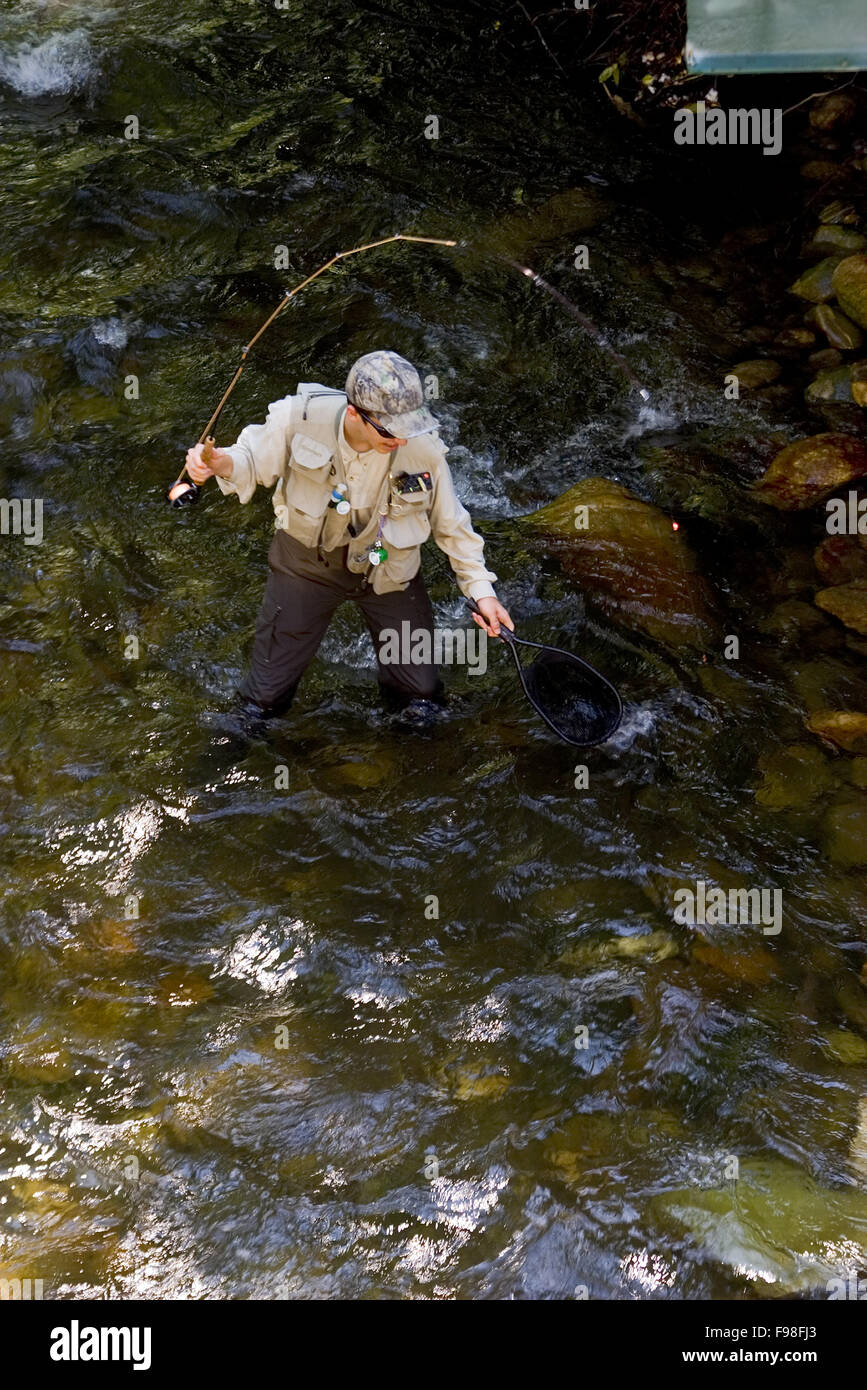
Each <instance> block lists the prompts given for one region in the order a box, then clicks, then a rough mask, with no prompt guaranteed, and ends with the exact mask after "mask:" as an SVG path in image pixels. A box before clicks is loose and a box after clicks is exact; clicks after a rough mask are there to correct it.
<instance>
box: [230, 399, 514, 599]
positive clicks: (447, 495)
mask: <svg viewBox="0 0 867 1390" xmlns="http://www.w3.org/2000/svg"><path fill="white" fill-rule="evenodd" d="M318 392H321V393H322V394H318ZM305 393H306V394H299V395H295V396H286V397H284V399H283V400H280V401H275V402H273V403H272V404H271V405H270V406H269V407H268V416H267V418H266V420H265V422H264V424H261V425H248V426H247V427H246V429H244V430H242V431H241V433H240V435H239V436H238V439H237V441H236V443H235V444H234V445H233V446H232V447H231V448H228V449H223V450H221V452H222V453H225V454H228V455H229V456H230V457H231V459H232V473H231V476H230V477H229V478H228V479H226V478H219V477H218V478H217V483H218V485H219V487H220V489H221V491H222V492H224V493H226V494H229V493H234V494H235V495H236V496H237V497H238V499H239V500H240V501H241V502H249V501H250V499H251V497H252V496H253V493H254V492H255V490H256V487H257V485H259V486H262V487H274V495H273V499H272V500H273V504H274V512H275V517H276V520H275V526H276V527H277V528H282V529H283V530H285V531H288V532H289V534H290V535H292V536H294V537H295V539H296V540H299V541H300V542H301V543H302V544H303V545H306V546H309V547H311V548H315V547H317V546H319V547H320V548H322V549H324V550H326V551H328V550H333V549H335V548H337V547H338V546H341V545H348V546H349V554H348V560H347V563H348V566H349V568H350V569H351V570H354V571H355V572H357V573H364V574H365V575H366V577H367V579H368V581H369V582H370V584H371V585H372V587H373V588H374V590H375V591H376V592H377V593H386V592H389V591H390V590H394V589H403V588H405V587H406V584H407V583H408V582H409V581H410V580H411V579H412V578H413V577H414V575H415V574H416V573H417V572H418V568H419V563H420V556H419V547H420V545H421V544H422V543H423V542H424V540H425V539H426V538H427V537H428V536H431V535H432V536H433V538H434V540H435V541H436V543H437V545H438V546H439V548H440V550H442V551H443V552H444V553H445V554H446V555H447V556H448V558H449V563H450V564H451V567H452V569H453V571H454V573H455V578H456V579H457V583H458V587H459V589H460V590H461V592H462V593H463V594H464V595H465V596H466V597H467V598H472V599H475V600H478V599H481V598H487V597H489V596H490V595H493V593H494V589H493V582H492V581H493V580H495V579H496V577H497V576H496V575H495V574H493V573H492V572H491V571H490V570H488V569H486V568H485V564H484V541H483V540H482V537H481V536H479V535H478V534H477V533H476V532H475V531H474V530H473V525H472V520H471V518H470V515H469V513H468V511H467V510H466V508H465V507H464V506H463V505H462V504H461V502H460V501H459V500H458V497H457V494H456V492H455V488H454V482H453V480H452V476H451V471H450V469H449V466H448V463H447V462H446V457H445V456H446V453H447V448H446V445H445V444H443V442H442V440H441V439H440V438H439V435H438V434H436V433H434V434H425V435H418V436H417V437H416V438H415V439H410V440H409V441H408V442H407V443H406V444H405V445H402V446H400V447H399V448H398V449H397V450H396V453H395V455H391V456H390V455H386V454H379V453H377V452H376V451H375V450H373V449H371V450H369V451H365V452H363V453H358V452H356V451H355V450H354V449H353V448H351V446H350V445H349V443H348V442H347V439H346V433H345V428H344V424H345V417H346V398H345V396H343V395H342V394H341V393H339V392H332V393H329V394H325V388H321V387H320V388H317V387H315V386H310V387H306V388H305ZM421 472H429V473H430V474H431V479H432V483H433V487H432V490H431V492H429V493H427V492H423V493H411V494H401V493H399V492H398V491H397V488H396V486H395V480H396V479H397V478H398V477H399V475H400V474H402V473H421ZM337 482H341V483H342V482H345V484H346V498H347V500H348V501H349V503H350V511H349V513H348V515H345V516H341V515H339V514H338V513H337V512H336V510H335V509H334V508H331V507H329V506H328V503H329V499H330V498H331V494H332V489H333V487H334V486H335V483H337ZM275 485H276V486H275ZM350 527H351V529H350ZM353 531H354V532H355V535H354V536H353V534H352V533H353ZM377 536H379V538H380V539H381V541H382V542H383V544H384V545H385V547H386V549H387V551H388V558H387V559H386V560H385V561H384V562H383V563H382V564H381V565H378V566H372V565H370V564H369V563H368V560H367V556H368V554H369V551H370V547H371V545H372V544H374V543H375V541H376V539H377Z"/></svg>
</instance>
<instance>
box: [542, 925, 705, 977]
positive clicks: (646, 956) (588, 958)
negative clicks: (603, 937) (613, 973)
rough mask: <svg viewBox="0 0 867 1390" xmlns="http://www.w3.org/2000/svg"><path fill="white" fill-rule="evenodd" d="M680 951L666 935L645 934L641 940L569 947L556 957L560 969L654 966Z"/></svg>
mask: <svg viewBox="0 0 867 1390" xmlns="http://www.w3.org/2000/svg"><path fill="white" fill-rule="evenodd" d="M679 953H680V947H679V945H678V944H677V942H676V941H675V939H674V937H673V936H672V935H671V934H670V932H667V931H652V932H646V933H644V935H642V936H612V937H610V938H609V940H608V941H586V942H581V943H580V944H579V945H577V946H571V947H569V949H568V950H566V951H564V952H563V953H562V955H560V956H558V957H557V959H558V962H559V963H560V964H561V965H576V966H578V967H580V968H583V967H589V966H594V965H603V964H605V962H606V961H610V960H646V961H650V962H652V963H654V964H656V963H658V962H659V961H663V960H668V959H669V958H670V957H671V956H676V955H679Z"/></svg>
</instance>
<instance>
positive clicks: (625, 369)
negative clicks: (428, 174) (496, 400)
mask: <svg viewBox="0 0 867 1390" xmlns="http://www.w3.org/2000/svg"><path fill="white" fill-rule="evenodd" d="M392 241H411V242H416V243H419V242H420V243H423V244H425V245H427V246H452V247H453V246H459V247H465V246H466V245H467V243H466V242H465V241H453V240H447V239H445V238H441V237H429V236H413V235H411V234H410V233H408V232H396V233H395V235H394V236H387V237H382V238H381V239H380V240H379V241H368V242H365V244H364V245H363V246H353V247H352V248H351V250H349V251H338V253H337V255H336V256H332V257H331V259H330V260H328V261H326V262H325V264H324V265H321V266H320V267H319V269H318V270H314V271H313V274H312V275H308V276H307V277H306V278H305V279H304V280H302V281H301V282H300V283H299V284H297V285H295V286H294V288H293V289H291V290H287V291H286V293H285V294H284V295H283V297H282V299H281V300H280V303H279V304H278V305H277V308H276V309H274V310H273V311H272V312H271V313H270V314H269V315H268V317H267V318H266V320H265V322H264V323H263V324H262V326H261V328H259V329H258V331H257V332H256V333H254V334H253V337H252V338H251V339H250V341H249V343H246V344H245V346H244V347H243V348H242V349H241V361H240V362H239V364H238V367H237V368H236V370H235V374H234V376H233V377H232V379H231V381H230V382H229V384H228V386H227V387H226V389H225V391H224V392H223V394H222V396H221V397H220V400H219V402H218V404H217V407H216V409H215V410H214V413H213V414H212V416H211V418H210V420H209V421H208V423H207V424H206V425H205V428H204V429H203V430H202V433H201V434H200V435H199V438H198V441H197V443H198V444H201V445H203V448H202V462H203V463H204V464H205V465H206V466H207V465H209V464H210V461H211V457H212V454H213V451H214V447H215V441H214V436H213V433H212V431H213V429H214V427H215V425H216V423H217V421H218V420H219V418H220V416H221V415H222V413H223V410H224V408H225V406H226V402H227V401H228V399H229V397H230V396H231V394H232V392H233V391H234V389H235V387H236V386H237V384H238V382H239V381H240V379H241V375H242V373H243V371H244V368H245V366H246V365H247V356H248V354H249V352H250V349H251V348H252V347H253V346H254V345H255V344H256V343H257V342H258V341H259V339H260V338H261V337H262V334H263V333H264V332H265V331H266V330H267V329H268V328H270V327H271V324H272V323H273V322H274V320H275V319H276V318H277V316H278V314H281V313H282V312H283V310H284V309H285V308H286V305H287V304H288V303H289V301H290V300H292V299H294V298H295V296H296V295H297V294H300V293H301V291H302V290H303V289H306V288H307V286H308V285H310V284H312V282H313V281H314V280H316V279H318V278H319V276H320V275H324V273H325V271H326V270H330V269H331V267H332V266H333V265H336V264H337V262H338V261H342V260H345V259H346V258H347V257H348V256H358V255H360V254H361V253H362V252H363V251H372V250H374V248H375V247H377V246H387V245H388V244H389V243H390V242H392ZM486 254H488V255H490V256H492V257H493V258H494V259H496V260H499V261H503V262H504V263H505V264H506V265H510V266H511V267H512V268H513V269H514V270H517V271H518V272H519V273H520V274H521V275H524V276H526V278H527V279H528V280H530V282H531V283H532V284H534V285H538V286H539V288H540V289H542V290H544V291H545V292H546V294H548V295H550V296H551V298H552V299H554V300H556V302H557V303H558V304H560V305H561V306H562V308H564V309H565V310H566V311H567V313H569V314H571V316H572V317H573V318H574V319H575V320H576V321H577V322H578V323H579V324H580V325H581V327H582V328H583V329H584V331H585V333H587V334H588V335H589V336H590V337H591V338H593V340H594V341H595V342H596V344H597V346H598V347H600V348H601V349H602V351H603V352H605V353H607V355H608V356H609V357H610V358H611V360H612V361H613V362H614V363H616V365H617V366H618V367H619V368H620V370H621V372H622V373H623V374H624V376H625V377H626V379H627V380H628V382H629V383H630V385H631V386H632V387H633V388H634V389H635V390H637V391H638V393H639V395H640V396H641V398H642V400H644V401H648V400H649V399H650V392H649V391H648V390H647V389H646V388H645V387H644V386H642V384H641V382H640V381H639V380H638V377H637V376H636V375H635V373H634V372H633V370H632V368H631V367H630V366H629V364H628V362H626V361H625V359H624V358H623V357H621V355H620V353H619V352H615V351H614V349H613V348H612V347H611V346H610V345H609V344H608V343H607V342H606V340H605V338H604V335H603V334H602V333H601V332H600V330H599V329H598V328H597V327H596V325H595V323H594V322H593V321H592V319H590V318H588V317H587V315H586V314H585V313H583V312H582V310H581V309H579V308H578V306H577V305H575V304H573V303H572V301H571V300H570V299H567V298H566V295H565V294H563V293H561V291H560V290H558V289H555V287H554V286H553V285H549V284H548V281H547V280H543V279H542V276H541V275H538V274H537V273H536V271H534V270H531V269H530V267H529V266H525V265H520V264H519V262H518V261H513V260H512V259H511V258H510V257H509V256H504V255H502V254H500V253H499V252H488V253H486ZM186 471H187V465H186V463H185V464H184V466H183V468H182V469H181V471H180V473H179V475H178V477H177V478H176V479H175V481H174V482H173V483H172V485H171V487H170V488H168V490H167V492H166V500H167V501H168V502H169V504H170V505H171V506H172V507H189V506H192V505H193V504H194V503H195V502H198V500H199V496H200V493H201V487H200V486H199V484H198V483H195V482H193V480H192V479H191V478H190V479H188V480H187V479H185V478H184V474H185V473H186Z"/></svg>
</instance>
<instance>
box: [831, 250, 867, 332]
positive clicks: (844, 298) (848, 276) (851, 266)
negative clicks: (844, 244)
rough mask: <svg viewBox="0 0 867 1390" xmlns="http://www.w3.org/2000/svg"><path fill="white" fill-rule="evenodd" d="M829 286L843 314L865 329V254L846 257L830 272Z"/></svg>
mask: <svg viewBox="0 0 867 1390" xmlns="http://www.w3.org/2000/svg"><path fill="white" fill-rule="evenodd" d="M831 284H832V286H833V289H834V293H835V295H836V296H837V303H838V304H839V305H840V308H841V309H842V310H843V313H844V314H847V315H848V316H849V318H850V319H854V320H855V322H856V323H860V325H861V327H862V328H867V254H865V253H864V252H863V251H859V252H858V254H857V255H855V256H846V258H845V260H842V261H841V262H840V264H839V265H838V266H836V267H835V269H834V271H833V272H832V275H831Z"/></svg>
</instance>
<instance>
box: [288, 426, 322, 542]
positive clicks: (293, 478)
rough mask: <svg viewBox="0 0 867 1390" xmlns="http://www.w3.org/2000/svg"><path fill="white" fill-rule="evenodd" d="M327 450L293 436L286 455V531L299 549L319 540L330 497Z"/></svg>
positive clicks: (305, 437) (319, 443)
mask: <svg viewBox="0 0 867 1390" xmlns="http://www.w3.org/2000/svg"><path fill="white" fill-rule="evenodd" d="M331 458H332V454H331V450H330V449H329V448H328V445H327V444H322V443H321V442H320V441H319V440H318V439H311V438H310V436H309V435H307V434H296V435H295V437H294V439H293V440H292V447H291V449H290V451H289V475H288V477H287V479H286V489H285V496H286V507H287V512H288V515H287V521H288V529H289V531H290V532H291V533H292V535H294V536H295V537H296V539H297V540H299V541H301V543H302V545H308V546H314V545H316V544H317V543H318V540H319V531H320V529H321V524H322V518H323V516H324V515H325V510H326V508H327V506H328V499H329V497H330V496H331V486H330V483H331Z"/></svg>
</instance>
